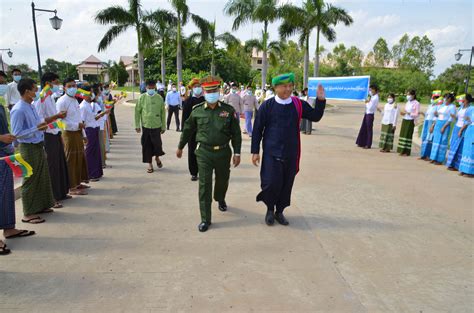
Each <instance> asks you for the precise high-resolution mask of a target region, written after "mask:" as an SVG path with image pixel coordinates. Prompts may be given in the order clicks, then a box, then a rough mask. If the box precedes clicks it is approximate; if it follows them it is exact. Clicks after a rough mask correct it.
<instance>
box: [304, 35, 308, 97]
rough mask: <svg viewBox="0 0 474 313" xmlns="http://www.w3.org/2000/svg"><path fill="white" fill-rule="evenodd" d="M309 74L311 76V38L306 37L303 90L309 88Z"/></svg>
mask: <svg viewBox="0 0 474 313" xmlns="http://www.w3.org/2000/svg"><path fill="white" fill-rule="evenodd" d="M308 74H309V36H306V38H305V44H304V68H303V89H304V88H306V87H308Z"/></svg>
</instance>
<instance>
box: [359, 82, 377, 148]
mask: <svg viewBox="0 0 474 313" xmlns="http://www.w3.org/2000/svg"><path fill="white" fill-rule="evenodd" d="M369 90H370V91H369V93H370V100H367V101H366V102H365V114H364V118H363V119H362V125H361V126H360V130H359V135H358V136H357V140H356V145H357V146H358V147H360V148H363V149H370V148H371V147H372V137H373V128H374V115H375V110H377V106H378V104H379V94H378V92H379V89H378V87H377V86H376V85H370V87H369Z"/></svg>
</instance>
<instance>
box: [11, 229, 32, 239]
mask: <svg viewBox="0 0 474 313" xmlns="http://www.w3.org/2000/svg"><path fill="white" fill-rule="evenodd" d="M34 234H36V232H35V231H34V230H26V229H24V230H20V232H19V233H16V234H14V235H10V236H5V238H6V239H13V238H21V237H29V236H33V235H34Z"/></svg>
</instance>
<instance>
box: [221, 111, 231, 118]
mask: <svg viewBox="0 0 474 313" xmlns="http://www.w3.org/2000/svg"><path fill="white" fill-rule="evenodd" d="M219 117H224V118H227V117H229V112H227V111H222V112H221V113H219Z"/></svg>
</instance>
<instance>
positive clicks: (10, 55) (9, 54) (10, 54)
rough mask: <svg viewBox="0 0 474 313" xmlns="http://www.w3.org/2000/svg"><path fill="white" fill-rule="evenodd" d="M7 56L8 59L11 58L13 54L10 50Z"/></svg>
mask: <svg viewBox="0 0 474 313" xmlns="http://www.w3.org/2000/svg"><path fill="white" fill-rule="evenodd" d="M7 54H8V56H9V57H10V58H11V57H12V56H13V52H12V51H11V50H8V52H7Z"/></svg>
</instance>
